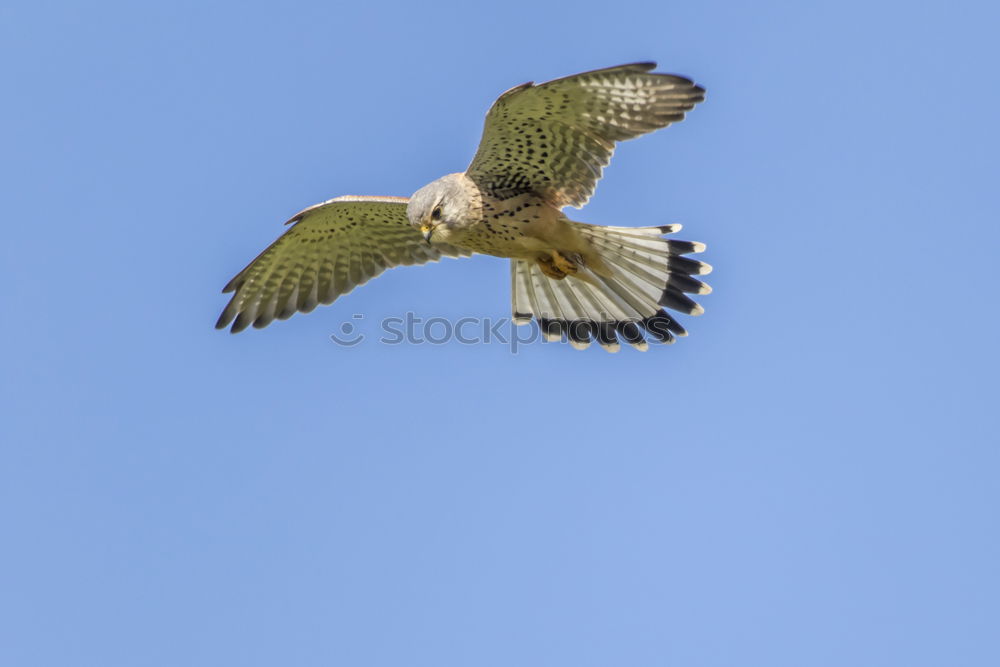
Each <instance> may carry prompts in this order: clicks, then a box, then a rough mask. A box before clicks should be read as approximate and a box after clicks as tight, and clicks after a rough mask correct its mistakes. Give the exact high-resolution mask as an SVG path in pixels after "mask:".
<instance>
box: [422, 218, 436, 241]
mask: <svg viewBox="0 0 1000 667" xmlns="http://www.w3.org/2000/svg"><path fill="white" fill-rule="evenodd" d="M420 233H421V234H423V236H424V240H425V241H427V245H430V243H431V234H433V233H434V226H433V225H431V224H430V223H429V222H425V223H424V224H422V225H420Z"/></svg>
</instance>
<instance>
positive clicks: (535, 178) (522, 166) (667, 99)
mask: <svg viewBox="0 0 1000 667" xmlns="http://www.w3.org/2000/svg"><path fill="white" fill-rule="evenodd" d="M655 67H656V63H635V64H632V65H621V66H618V67H610V68H607V69H600V70H594V71H592V72H584V73H582V74H575V75H573V76H568V77H565V78H562V79H556V80H554V81H549V82H548V83H543V84H540V85H538V86H535V85H533V84H531V83H525V84H522V85H520V86H517V87H515V88H511V89H510V90H508V91H507V92H506V93H504V94H503V95H501V96H500V97H499V98H498V99H497V101H496V102H494V103H493V106H492V107H491V108H490V111H489V113H488V114H487V115H486V125H485V127H484V129H483V137H482V140H481V141H480V144H479V149H478V151H477V152H476V155H475V157H474V158H473V160H472V164H471V165H469V169H468V171H467V172H466V173H467V174H468V175H469V176H470V177H471V178H472V179H473V180H474V181H475V182H476V184H477V185H478V186H479V187H480V188H482V189H483V190H485V191H486V192H489V193H490V194H492V195H493V196H495V197H497V198H499V199H506V198H508V197H513V196H516V195H519V194H524V193H527V192H533V193H535V194H537V195H539V196H541V197H543V198H544V199H546V200H547V201H549V202H550V203H551V204H552V205H553V206H557V207H562V206H575V207H580V206H583V205H584V204H585V203H587V200H588V199H590V196H591V195H592V194H593V193H594V188H595V187H596V186H597V181H598V180H599V179H600V178H601V174H602V172H603V169H604V167H606V166H607V165H608V163H609V162H610V161H611V155H612V153H613V152H614V147H615V142H616V141H623V140H625V139H631V138H633V137H637V136H639V135H642V134H646V133H647V132H652V131H653V130H656V129H659V128H662V127H666V126H668V125H670V124H671V123H676V122H678V121H680V120H683V119H684V114H685V112H687V111H690V110H691V109H693V108H694V106H695V104H697V103H698V102H701V101H702V100H704V99H705V90H704V89H703V88H701V87H700V86H697V85H695V84H694V83H693V82H692V81H691V80H689V79H685V78H684V77H680V76H675V75H673V74H658V73H653V72H650V70H652V69H654V68H655Z"/></svg>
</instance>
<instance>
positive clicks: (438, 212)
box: [431, 206, 441, 220]
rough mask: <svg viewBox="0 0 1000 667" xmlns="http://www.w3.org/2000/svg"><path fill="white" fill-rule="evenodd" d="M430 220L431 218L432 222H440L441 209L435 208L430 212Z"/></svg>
mask: <svg viewBox="0 0 1000 667" xmlns="http://www.w3.org/2000/svg"><path fill="white" fill-rule="evenodd" d="M431 218H433V219H434V220H440V219H441V207H440V206H438V207H436V208H435V209H434V210H433V211H431Z"/></svg>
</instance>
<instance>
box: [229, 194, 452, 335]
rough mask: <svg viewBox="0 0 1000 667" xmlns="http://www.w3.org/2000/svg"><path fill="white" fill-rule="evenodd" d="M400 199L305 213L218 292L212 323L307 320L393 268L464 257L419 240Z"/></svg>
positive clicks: (358, 201) (350, 200) (362, 200)
mask: <svg viewBox="0 0 1000 667" xmlns="http://www.w3.org/2000/svg"><path fill="white" fill-rule="evenodd" d="M406 202H407V199H405V198H402V197H337V198H336V199H331V200H330V201H327V202H323V203H322V204H317V205H315V206H310V207H309V208H307V209H305V210H304V211H302V212H300V213H298V214H296V215H295V216H294V217H292V219H291V220H289V221H288V222H287V223H285V224H292V225H293V226H292V228H291V229H289V230H288V231H287V232H285V233H284V234H283V235H282V236H281V237H280V238H279V239H278V240H277V241H275V242H274V243H272V244H271V245H270V246H269V247H268V248H267V250H265V251H264V252H262V253H261V254H260V255H258V256H257V258H256V259H255V260H253V261H252V262H250V264H249V265H247V267H246V268H245V269H243V270H242V271H240V272H239V273H238V274H237V275H236V277H234V278H233V279H232V280H230V281H229V284H227V285H226V286H225V288H223V290H222V291H223V293H225V292H234V291H235V294H233V297H232V299H231V300H230V301H229V304H228V305H227V306H226V308H225V310H223V311H222V315H220V316H219V321H218V322H216V324H215V327H216V328H217V329H224V328H226V327H227V326H229V324H230V323H232V329H231V331H232V332H233V333H236V332H238V331H243V330H244V329H246V328H247V327H248V326H250V325H251V324H252V325H253V326H254V327H255V328H258V329H260V328H262V327H265V326H267V325H268V324H270V323H271V322H272V321H274V320H275V318H277V319H279V320H284V319H288V318H289V317H291V316H292V315H293V314H294V313H295V312H296V311H299V312H303V313H308V312H310V311H311V310H312V309H313V308H315V307H316V306H317V305H319V304H321V303H323V304H330V303H333V301H334V300H335V299H336V298H337V297H339V296H340V295H342V294H346V293H348V292H350V291H351V290H352V289H354V288H355V287H357V286H358V285H361V284H363V283H365V282H366V281H368V280H369V279H371V278H374V277H375V276H377V275H379V274H380V273H382V272H383V271H385V270H386V269H388V268H392V267H394V266H399V265H408V264H423V263H425V262H431V261H437V260H439V259H440V258H441V257H442V256H448V257H459V256H462V255H470V254H471V253H470V252H469V251H467V250H462V249H459V248H456V247H454V246H449V245H445V244H438V243H435V244H434V245H433V246H432V245H430V244H428V243H427V242H426V241H424V239H423V237H422V236H421V235H420V233H419V232H418V231H417V230H416V229H414V228H413V227H412V226H410V223H409V221H408V220H407V218H406Z"/></svg>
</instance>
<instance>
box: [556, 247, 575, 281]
mask: <svg viewBox="0 0 1000 667" xmlns="http://www.w3.org/2000/svg"><path fill="white" fill-rule="evenodd" d="M552 263H553V264H555V265H556V268H557V269H559V270H560V271H562V272H563V273H565V274H566V275H567V276H571V275H573V274H574V273H576V272H577V269H578V267H577V265H576V262H574V261H573V260H571V259H570V258H569V257H567V256H566V255H564V254H562V253H561V252H559V251H558V250H553V251H552Z"/></svg>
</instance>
